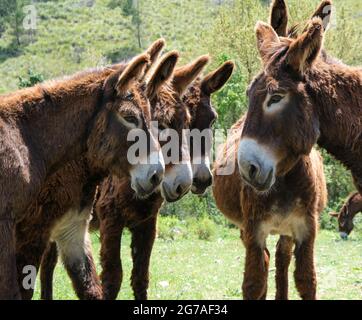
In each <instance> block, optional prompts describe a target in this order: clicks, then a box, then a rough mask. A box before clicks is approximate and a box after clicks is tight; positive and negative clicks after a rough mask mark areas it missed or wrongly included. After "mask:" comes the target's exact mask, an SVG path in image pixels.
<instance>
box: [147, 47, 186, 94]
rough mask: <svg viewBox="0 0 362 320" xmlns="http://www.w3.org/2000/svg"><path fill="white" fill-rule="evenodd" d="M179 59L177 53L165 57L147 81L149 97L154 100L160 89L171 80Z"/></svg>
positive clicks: (170, 53)
mask: <svg viewBox="0 0 362 320" xmlns="http://www.w3.org/2000/svg"><path fill="white" fill-rule="evenodd" d="M178 58H179V53H178V52H177V51H171V52H169V53H167V54H166V55H164V56H163V57H162V59H161V61H160V62H159V64H158V65H157V67H156V68H155V70H154V71H153V73H152V74H151V75H150V78H149V79H148V81H147V96H148V98H149V99H150V100H152V99H153V98H154V97H155V96H156V95H157V93H158V91H159V89H160V87H161V86H162V85H163V84H164V83H165V82H166V81H167V80H169V79H170V78H171V76H172V74H173V71H174V69H175V67H176V64H177V61H178Z"/></svg>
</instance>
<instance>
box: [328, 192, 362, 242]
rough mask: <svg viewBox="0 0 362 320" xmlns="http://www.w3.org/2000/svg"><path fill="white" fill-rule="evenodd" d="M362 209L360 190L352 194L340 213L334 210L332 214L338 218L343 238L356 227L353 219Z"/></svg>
mask: <svg viewBox="0 0 362 320" xmlns="http://www.w3.org/2000/svg"><path fill="white" fill-rule="evenodd" d="M361 211H362V196H361V195H360V193H359V192H357V193H355V194H353V195H351V196H350V197H349V199H348V200H347V202H346V203H345V204H344V206H343V207H342V209H341V210H340V212H339V213H337V212H332V213H330V215H331V216H332V217H334V218H337V219H338V229H339V233H340V235H341V238H342V239H347V238H348V236H349V235H350V233H351V232H352V231H353V229H354V223H353V219H354V217H355V215H356V214H357V213H358V212H361Z"/></svg>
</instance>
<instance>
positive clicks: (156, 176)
mask: <svg viewBox="0 0 362 320" xmlns="http://www.w3.org/2000/svg"><path fill="white" fill-rule="evenodd" d="M160 182H161V177H160V175H159V174H158V173H157V172H156V173H155V174H154V175H153V176H152V177H151V183H152V185H154V186H156V185H158V184H159V183H160Z"/></svg>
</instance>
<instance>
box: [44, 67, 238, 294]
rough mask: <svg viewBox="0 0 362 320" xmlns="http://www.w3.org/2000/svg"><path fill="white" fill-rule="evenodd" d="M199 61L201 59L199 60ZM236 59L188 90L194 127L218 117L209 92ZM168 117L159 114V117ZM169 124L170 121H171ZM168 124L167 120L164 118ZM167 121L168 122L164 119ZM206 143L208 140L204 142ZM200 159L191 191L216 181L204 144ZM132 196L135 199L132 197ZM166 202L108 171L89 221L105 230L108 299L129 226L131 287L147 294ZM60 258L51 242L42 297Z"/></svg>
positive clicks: (117, 282) (118, 278)
mask: <svg viewBox="0 0 362 320" xmlns="http://www.w3.org/2000/svg"><path fill="white" fill-rule="evenodd" d="M199 61H200V60H199ZM196 66H197V64H195V63H194V64H191V65H189V66H187V67H183V68H180V69H178V71H177V72H176V75H175V80H174V82H175V81H176V82H178V81H180V80H178V79H180V78H181V76H182V77H185V74H187V73H188V72H189V71H188V70H190V68H191V69H194V68H195V67H196ZM233 68H234V65H233V63H232V62H226V63H225V64H223V65H222V66H221V67H220V68H218V69H217V70H215V71H214V72H211V73H210V74H208V75H207V76H206V77H204V78H203V79H197V80H196V81H195V82H194V83H193V84H192V85H191V86H190V87H189V88H188V89H187V91H186V93H185V95H184V99H183V100H184V103H186V106H187V108H188V110H189V112H190V114H191V122H190V125H189V126H190V129H191V130H192V129H198V130H200V131H202V130H205V129H210V128H211V127H212V125H213V123H214V121H215V120H216V112H215V110H214V108H213V107H212V105H211V99H210V96H211V94H212V93H214V92H216V91H217V90H219V89H221V88H222V86H223V85H224V84H225V83H226V81H227V80H228V79H229V77H230V76H231V73H232V71H233ZM155 119H157V120H158V121H159V122H160V123H164V121H165V120H164V119H163V117H162V116H161V115H159V116H158V117H155ZM169 125H170V124H169ZM163 126H165V124H163ZM166 126H167V124H166ZM203 143H204V142H203ZM201 149H202V151H201V153H200V154H199V156H200V158H199V161H195V163H193V187H192V192H193V193H196V194H202V193H204V192H205V190H206V188H207V187H208V186H210V185H211V183H212V176H211V172H210V167H209V164H210V161H209V158H208V150H206V146H204V145H203V147H202V148H201ZM194 156H195V154H194ZM130 199H132V201H131V200H130ZM162 203H163V199H162V197H161V196H160V194H159V193H158V194H154V195H152V196H151V197H150V198H149V199H145V200H139V199H138V200H137V199H135V198H134V193H133V191H132V190H131V189H130V186H129V180H128V179H126V178H125V179H117V180H115V179H114V177H110V178H108V179H106V180H105V181H104V183H103V184H102V186H101V187H100V189H99V193H98V195H97V198H96V203H95V213H96V214H95V216H94V218H93V220H92V222H91V228H92V229H93V230H95V229H98V228H99V227H100V231H101V240H102V247H101V262H102V268H103V269H102V284H103V288H104V296H105V298H106V299H115V298H116V297H117V295H118V292H119V290H120V287H121V283H122V278H123V274H122V265H121V259H120V249H121V245H120V244H121V237H122V232H123V229H124V228H125V227H127V228H129V229H130V231H131V233H132V245H131V248H132V258H133V270H132V278H131V283H132V288H133V291H134V296H135V298H136V299H138V300H141V299H147V289H148V283H149V263H150V258H151V252H152V248H153V243H154V241H155V237H156V224H157V214H158V211H159V209H160V207H161V205H162ZM56 261H57V255H56V245H55V244H51V245H50V246H49V247H48V250H47V252H46V253H45V254H44V256H43V260H42V268H41V280H42V298H43V299H51V298H52V295H51V292H52V290H51V286H52V275H53V269H54V267H55V264H56Z"/></svg>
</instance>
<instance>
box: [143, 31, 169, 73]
mask: <svg viewBox="0 0 362 320" xmlns="http://www.w3.org/2000/svg"><path fill="white" fill-rule="evenodd" d="M165 46H166V41H165V39H162V38H161V39H158V40H156V41H155V42H154V43H152V44H151V45H150V47H149V48H148V49H147V51H146V54H148V55H149V56H150V64H149V65H148V66H147V68H146V69H145V75H146V74H147V73H148V72H149V71H150V69H151V68H152V65H153V64H155V63H156V61H157V60H158V58H159V57H160V55H161V53H162V50H163V49H164V47H165Z"/></svg>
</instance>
